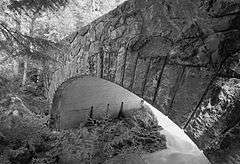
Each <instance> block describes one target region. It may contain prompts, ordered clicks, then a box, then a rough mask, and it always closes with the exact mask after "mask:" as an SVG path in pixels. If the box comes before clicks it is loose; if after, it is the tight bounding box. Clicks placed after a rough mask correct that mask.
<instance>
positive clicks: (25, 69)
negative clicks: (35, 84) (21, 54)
mask: <svg viewBox="0 0 240 164" xmlns="http://www.w3.org/2000/svg"><path fill="white" fill-rule="evenodd" d="M27 69H28V57H26V58H25V60H24V70H23V78H22V86H24V85H25V84H26V81H27Z"/></svg>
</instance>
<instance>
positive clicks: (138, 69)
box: [49, 0, 240, 147]
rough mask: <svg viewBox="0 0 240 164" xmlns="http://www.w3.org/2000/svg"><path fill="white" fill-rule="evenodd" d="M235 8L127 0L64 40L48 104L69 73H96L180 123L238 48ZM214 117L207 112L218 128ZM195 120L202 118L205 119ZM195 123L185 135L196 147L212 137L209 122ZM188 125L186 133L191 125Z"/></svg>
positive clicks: (206, 1)
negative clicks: (66, 50) (206, 127)
mask: <svg viewBox="0 0 240 164" xmlns="http://www.w3.org/2000/svg"><path fill="white" fill-rule="evenodd" d="M239 11H240V10H239V3H238V2H237V1H236V2H235V1H229V2H227V1H226V0H219V1H212V0H182V1H180V0H128V1H126V2H124V3H123V4H122V5H120V6H118V7H117V8H116V9H114V10H112V11H111V12H109V13H108V14H106V15H104V16H102V17H100V18H98V19H97V20H95V21H94V22H92V23H91V24H89V25H88V26H85V27H83V28H82V29H80V30H79V31H77V32H75V33H73V34H72V35H70V36H69V37H67V38H66V39H65V40H64V41H65V42H66V43H67V44H69V53H67V54H66V56H64V57H63V58H64V60H65V66H64V67H63V68H61V69H59V70H57V71H56V72H55V74H54V75H53V78H52V82H51V86H50V89H49V99H50V101H52V99H53V96H54V93H55V91H56V90H57V88H58V86H59V85H61V84H62V83H63V82H64V81H65V80H66V79H68V78H70V77H72V76H76V75H91V76H98V77H100V76H102V78H104V79H107V80H110V81H113V82H115V83H117V84H119V85H121V86H123V87H125V88H127V89H129V90H131V91H133V92H134V93H135V94H137V95H139V96H142V98H144V99H145V100H146V101H148V102H150V103H153V105H154V106H156V107H157V108H158V109H159V110H161V111H162V112H163V113H164V114H166V115H168V116H169V117H170V118H171V119H172V120H173V121H174V122H175V123H177V124H178V125H180V126H183V125H184V124H185V122H186V120H187V119H188V118H189V116H190V114H191V112H192V111H193V110H194V109H195V107H196V105H197V104H198V102H199V98H200V97H201V96H202V94H203V92H204V91H205V89H206V87H207V85H208V83H209V82H210V78H211V77H210V76H209V75H211V74H212V73H213V72H214V71H216V70H217V68H218V66H219V65H220V63H221V61H222V59H223V58H225V57H226V56H230V55H232V54H235V53H236V52H237V51H238V50H239V49H240V44H239V42H240V32H239V31H240V30H239V23H240V16H239V14H238V13H239ZM101 56H102V58H101ZM166 56H168V60H167V62H166V65H165V64H164V58H165V57H166ZM163 65H165V66H164V70H163V74H162V76H161V77H159V76H160V74H161V72H162V68H163ZM206 67H207V69H208V70H205V69H206ZM158 79H160V83H159V84H160V85H159V86H160V87H159V88H157V83H158ZM156 89H158V90H156ZM155 93H157V94H156V95H155ZM154 96H156V98H154ZM154 99H155V101H154V102H153V100H154ZM217 113H218V112H216V113H214V112H213V113H209V115H210V116H211V117H212V118H211V119H210V120H212V119H215V121H214V122H216V123H219V121H221V119H220V117H215V115H217ZM206 115H207V114H206ZM220 115H221V114H220ZM195 117H196V119H195V120H197V119H199V120H201V119H203V118H204V119H205V114H199V113H197V115H196V116H195ZM206 120H208V119H206ZM195 122H196V124H197V125H196V127H194V128H192V129H190V133H192V134H193V132H194V135H193V136H192V138H193V139H195V140H196V141H197V140H201V143H200V142H197V143H198V144H199V145H202V143H204V142H205V139H204V137H205V138H206V140H208V138H211V137H213V136H210V135H207V133H203V132H202V129H204V127H203V125H205V124H208V123H205V122H203V123H201V121H199V122H197V121H195ZM210 122H211V121H210ZM190 124H191V125H190V126H189V127H188V128H190V127H191V126H192V124H194V123H193V122H190ZM224 124H225V123H224ZM187 130H189V129H187ZM210 131H211V130H210ZM211 132H214V133H215V132H216V133H217V131H215V130H212V131H211ZM208 134H209V133H208ZM199 136H204V137H203V138H201V137H200V138H199ZM208 144H209V143H207V142H206V143H205V145H208ZM201 147H202V146H201Z"/></svg>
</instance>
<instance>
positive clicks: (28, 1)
mask: <svg viewBox="0 0 240 164" xmlns="http://www.w3.org/2000/svg"><path fill="white" fill-rule="evenodd" d="M67 3H68V0H44V1H42V0H10V4H9V5H8V8H9V9H10V10H12V11H17V12H20V13H21V11H22V10H27V11H29V10H30V11H32V12H39V11H45V10H54V11H55V10H58V9H59V8H60V7H64V6H66V5H67Z"/></svg>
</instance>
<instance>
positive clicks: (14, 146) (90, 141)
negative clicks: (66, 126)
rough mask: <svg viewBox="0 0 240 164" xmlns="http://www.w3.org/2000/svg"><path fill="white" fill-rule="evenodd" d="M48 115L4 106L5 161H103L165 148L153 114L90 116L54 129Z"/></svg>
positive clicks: (37, 163)
mask: <svg viewBox="0 0 240 164" xmlns="http://www.w3.org/2000/svg"><path fill="white" fill-rule="evenodd" d="M47 120H48V118H46V117H40V116H37V115H34V114H27V113H26V114H24V115H23V116H21V115H16V114H14V112H9V109H7V108H1V113H0V123H1V124H0V132H1V134H2V135H1V136H3V140H4V142H1V144H0V151H1V156H0V158H3V159H4V160H5V161H6V163H7V161H10V162H12V163H22V164H23V163H24V164H27V163H30V162H31V163H34V164H50V163H51V164H54V163H57V162H59V160H63V161H78V162H85V163H94V161H95V162H96V161H98V162H104V161H105V160H107V159H109V158H112V157H114V156H116V155H118V154H127V153H131V152H134V153H144V152H149V153H152V152H155V151H159V150H162V149H165V148H166V139H165V137H164V136H163V135H162V134H161V133H160V130H161V129H162V128H161V127H159V126H158V124H157V121H156V119H155V118H153V115H152V114H151V113H149V112H148V111H147V110H145V109H138V110H133V112H132V113H131V114H130V115H128V116H126V117H121V118H116V119H110V118H105V119H103V120H92V119H91V120H89V122H88V123H87V124H86V125H85V126H83V127H79V128H78V129H70V130H63V131H59V132H56V131H51V130H50V129H48V127H47V126H46V124H47Z"/></svg>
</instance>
